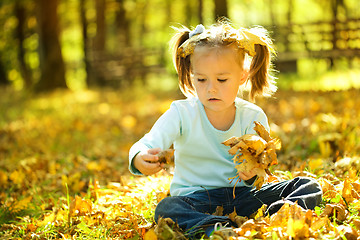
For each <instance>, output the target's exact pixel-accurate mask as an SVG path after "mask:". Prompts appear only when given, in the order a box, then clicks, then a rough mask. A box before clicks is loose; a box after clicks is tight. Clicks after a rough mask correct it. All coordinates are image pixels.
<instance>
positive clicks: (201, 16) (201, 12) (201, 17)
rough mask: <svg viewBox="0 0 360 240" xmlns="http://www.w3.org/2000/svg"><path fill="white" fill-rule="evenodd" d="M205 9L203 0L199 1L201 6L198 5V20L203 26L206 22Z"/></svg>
mask: <svg viewBox="0 0 360 240" xmlns="http://www.w3.org/2000/svg"><path fill="white" fill-rule="evenodd" d="M203 8H204V4H203V0H199V4H198V18H199V19H198V20H199V24H203V22H204V17H203Z"/></svg>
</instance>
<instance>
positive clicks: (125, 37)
mask: <svg viewBox="0 0 360 240" xmlns="http://www.w3.org/2000/svg"><path fill="white" fill-rule="evenodd" d="M117 2H118V3H119V10H118V11H117V12H116V29H117V34H118V36H119V41H120V44H122V46H124V47H129V46H130V43H131V41H130V31H129V20H128V19H127V17H126V9H125V7H124V0H117Z"/></svg>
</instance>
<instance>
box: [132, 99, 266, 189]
mask: <svg viewBox="0 0 360 240" xmlns="http://www.w3.org/2000/svg"><path fill="white" fill-rule="evenodd" d="M235 106H236V116H235V121H234V123H233V124H232V126H231V127H230V128H229V129H228V130H226V131H221V130H218V129H216V128H214V127H213V126H212V124H211V123H210V121H209V119H208V118H207V115H206V113H205V109H204V106H203V105H202V103H201V102H200V100H199V99H198V98H190V99H186V100H178V101H174V102H173V103H172V104H171V106H170V109H169V110H167V111H166V112H165V113H164V114H163V115H162V116H161V117H160V118H159V119H158V120H157V121H156V123H155V124H154V126H153V127H152V129H151V130H150V132H148V133H147V134H145V136H144V137H143V138H141V139H140V140H139V141H138V142H136V143H135V144H134V145H133V146H132V147H131V149H130V152H129V170H130V172H131V173H133V174H136V175H139V174H141V173H140V171H139V170H137V169H136V168H135V167H134V166H133V164H132V161H133V159H134V157H135V156H136V154H138V153H139V152H140V151H143V150H147V149H150V148H161V149H163V150H164V149H168V148H169V147H170V146H171V145H172V144H173V145H174V149H175V155H174V159H175V169H174V177H173V180H172V182H171V186H170V194H171V195H172V196H184V195H187V194H190V193H193V192H196V191H204V190H205V189H207V190H210V189H214V188H221V187H233V186H234V184H235V181H233V182H232V183H230V181H229V178H231V177H234V176H236V175H237V171H236V169H235V164H234V162H233V160H232V158H233V155H230V154H229V153H228V150H229V147H227V146H224V145H223V144H221V143H222V142H223V141H225V140H227V139H228V138H230V137H232V136H238V137H240V136H242V135H244V134H254V133H255V130H254V129H253V128H254V126H255V124H254V121H258V122H260V123H261V124H262V125H263V126H264V127H265V128H266V129H267V130H269V124H268V121H267V117H266V115H265V113H264V112H263V110H262V109H261V108H260V107H258V106H256V105H255V104H252V103H250V102H248V101H245V100H243V99H240V98H236V99H235ZM237 186H247V184H245V183H244V181H241V182H239V183H238V184H237Z"/></svg>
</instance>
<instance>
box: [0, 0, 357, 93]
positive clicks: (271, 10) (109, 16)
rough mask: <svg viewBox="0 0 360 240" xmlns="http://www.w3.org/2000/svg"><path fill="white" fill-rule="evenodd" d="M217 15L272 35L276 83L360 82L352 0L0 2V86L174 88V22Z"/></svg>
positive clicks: (191, 23) (333, 85)
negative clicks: (0, 27) (170, 42)
mask: <svg viewBox="0 0 360 240" xmlns="http://www.w3.org/2000/svg"><path fill="white" fill-rule="evenodd" d="M221 16H225V17H228V18H229V19H230V20H231V21H232V22H233V24H234V25H235V26H236V27H252V26H255V25H262V26H264V27H266V28H267V29H268V30H269V31H270V34H271V37H272V38H273V39H274V42H275V45H276V48H277V51H278V56H277V59H276V62H275V65H276V69H277V70H278V71H279V74H278V78H279V81H278V82H279V86H280V87H281V88H285V89H289V88H293V89H300V90H301V89H309V88H311V89H337V88H340V89H344V88H345V89H346V88H351V87H355V88H357V87H359V86H360V80H359V79H360V71H359V69H360V58H359V55H360V2H359V1H358V0H256V1H255V0H242V1H240V0H197V1H192V0H183V1H172V0H51V1H48V0H2V1H1V2H0V25H2V29H3V30H2V31H1V32H0V84H1V85H5V86H8V87H9V88H13V89H16V90H31V91H35V92H38V91H48V90H53V89H55V88H70V89H72V90H78V89H85V88H88V87H111V88H121V89H125V88H127V87H129V86H134V85H136V84H141V85H142V86H148V87H150V88H151V87H153V88H161V89H164V90H176V89H177V80H176V75H175V71H174V69H173V67H172V61H171V54H170V51H169V49H168V41H169V40H170V38H171V36H172V34H173V33H174V32H173V30H172V29H171V26H179V24H183V25H185V26H188V27H190V28H191V27H195V26H196V25H197V24H199V23H202V24H204V25H210V24H213V23H214V22H215V21H216V19H217V18H218V17H221ZM339 78H341V81H339Z"/></svg>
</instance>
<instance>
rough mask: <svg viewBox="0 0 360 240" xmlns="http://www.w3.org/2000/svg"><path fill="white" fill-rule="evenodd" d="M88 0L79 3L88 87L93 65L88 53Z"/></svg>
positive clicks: (81, 0) (90, 81)
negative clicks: (86, 3)
mask: <svg viewBox="0 0 360 240" xmlns="http://www.w3.org/2000/svg"><path fill="white" fill-rule="evenodd" d="M85 2H86V0H80V3H79V11H80V19H81V28H82V37H83V51H84V64H85V71H86V84H87V86H89V85H91V83H92V80H91V76H92V75H91V65H90V62H89V54H88V53H89V52H88V41H89V37H88V32H87V28H88V21H87V18H86V8H85Z"/></svg>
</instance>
